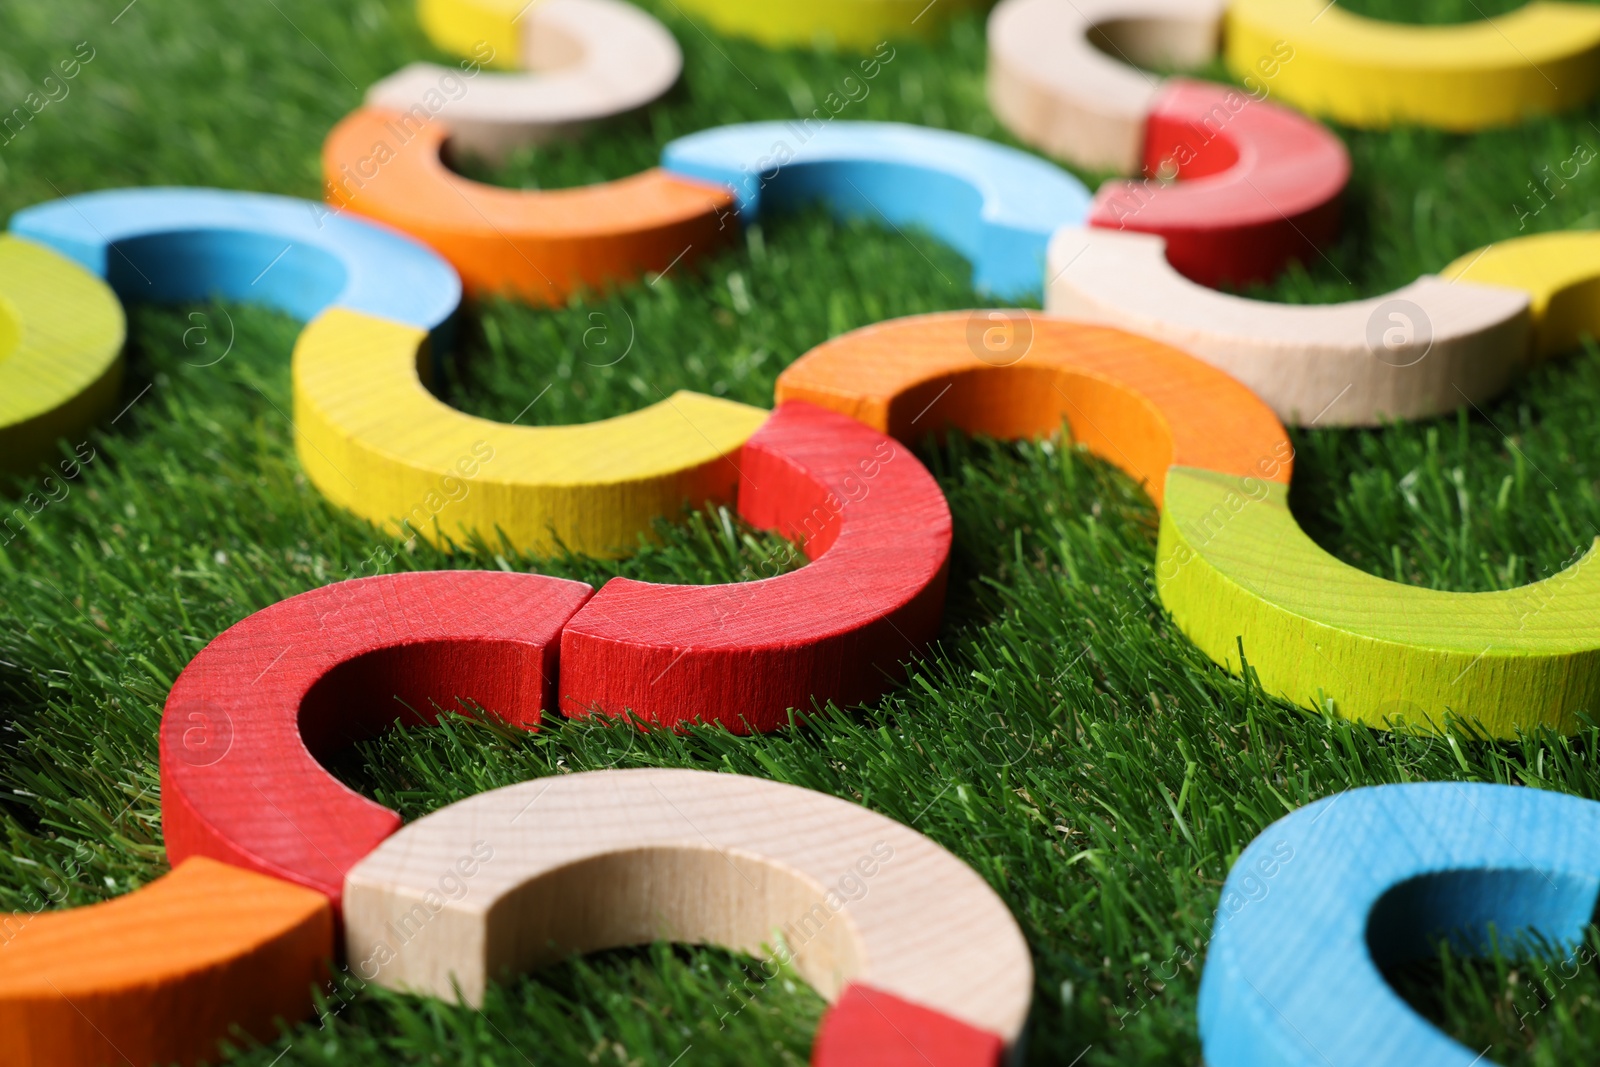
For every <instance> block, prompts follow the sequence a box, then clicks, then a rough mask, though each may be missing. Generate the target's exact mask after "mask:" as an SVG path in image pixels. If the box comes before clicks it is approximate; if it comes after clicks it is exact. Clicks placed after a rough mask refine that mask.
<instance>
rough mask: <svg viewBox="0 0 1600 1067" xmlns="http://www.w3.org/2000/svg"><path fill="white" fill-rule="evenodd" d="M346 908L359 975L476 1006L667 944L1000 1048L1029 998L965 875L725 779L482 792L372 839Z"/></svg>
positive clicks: (914, 840)
mask: <svg viewBox="0 0 1600 1067" xmlns="http://www.w3.org/2000/svg"><path fill="white" fill-rule="evenodd" d="M469 872H470V873H469ZM345 901H346V910H345V923H346V925H345V944H346V948H347V952H348V956H349V959H350V960H351V961H352V967H353V968H355V969H356V970H357V972H358V973H360V974H361V975H362V977H363V978H365V979H366V980H368V981H375V982H377V983H378V984H380V985H383V986H386V987H389V988H392V989H400V990H408V991H411V992H415V993H422V994H430V995H433V996H438V997H442V998H445V999H447V1000H454V999H456V997H457V994H458V992H459V996H460V997H461V999H462V1000H464V1001H465V1002H466V1003H468V1004H474V1005H476V1004H480V1003H482V1001H483V996H484V990H485V988H486V986H487V985H488V983H489V982H491V981H496V980H500V979H503V978H507V977H511V976H514V975H516V974H518V973H521V972H524V971H527V970H530V969H534V968H537V967H541V966H544V965H547V964H550V963H554V962H557V961H559V960H561V959H564V958H565V957H567V956H568V955H570V954H572V953H582V952H595V951H599V950H602V949H607V948H614V947H618V946H623V945H636V944H642V943H646V942H650V941H655V940H663V939H664V940H671V941H682V942H690V943H699V944H711V945H718V946H721V947H724V948H727V949H730V950H732V951H735V952H744V953H749V954H752V955H755V956H758V957H761V958H763V959H769V960H770V959H774V958H776V959H779V960H783V961H786V962H788V963H790V964H791V965H792V966H793V967H794V969H795V971H796V972H797V973H798V974H799V975H800V977H802V978H803V979H804V980H805V981H806V982H808V983H810V984H811V985H812V986H813V987H814V988H815V989H816V990H817V992H818V993H820V994H821V995H822V996H824V997H825V998H827V999H829V1000H834V999H835V998H838V997H839V995H840V992H841V990H844V989H846V988H847V987H851V986H854V985H856V984H859V985H861V986H865V987H867V988H868V989H870V990H873V991H876V993H878V994H888V995H889V996H892V997H894V998H897V999H898V1000H900V1001H904V1002H906V1003H907V1004H908V1005H914V1006H916V1007H918V1008H920V1009H922V1010H925V1011H929V1012H936V1013H939V1014H942V1015H945V1016H949V1017H950V1018H951V1019H953V1020H956V1021H957V1022H959V1023H961V1024H963V1025H964V1026H966V1027H971V1028H975V1029H977V1030H980V1031H986V1032H988V1033H990V1034H993V1035H995V1036H997V1037H998V1038H999V1039H1000V1040H1001V1041H1003V1042H1004V1043H1005V1044H1006V1045H1011V1044H1013V1043H1014V1042H1015V1041H1016V1039H1017V1036H1018V1034H1019V1033H1020V1032H1021V1029H1022V1025H1023V1023H1024V1021H1025V1019H1026V1017H1027V1013H1028V1002H1029V998H1030V995H1031V992H1032V984H1033V968H1032V965H1031V963H1030V961H1029V958H1028V949H1027V945H1026V944H1025V943H1024V942H1023V939H1022V934H1021V931H1020V930H1018V928H1017V925H1016V922H1015V921H1014V920H1013V919H1012V917H1011V914H1010V913H1009V912H1008V911H1007V910H1006V907H1005V905H1004V903H1002V902H1001V900H1000V899H999V897H997V896H995V894H994V892H993V891H992V890H991V889H990V888H989V887H988V886H987V885H986V884H985V883H984V881H983V880H982V879H981V878H979V877H978V875H977V874H976V873H975V872H974V871H973V870H972V869H971V868H970V867H968V866H966V865H965V864H964V863H962V862H961V861H960V860H958V859H956V858H955V857H954V856H952V855H950V853H948V852H946V851H945V850H944V849H942V848H940V847H939V846H938V845H935V844H934V843H933V842H932V841H929V840H928V839H927V838H925V837H923V836H922V835H921V834H918V833H916V832H915V831H913V830H911V829H909V828H908V827H905V826H902V825H901V824H899V823H897V822H894V821H893V820H891V819H887V818H885V817H883V816H882V815H878V814H876V813H874V812H871V811H868V810H867V809H865V808H862V807H858V806H857V805H855V804H851V803H848V802H846V801H843V800H839V799H836V798H834V797H829V796H825V795H823V794H821V793H815V792H812V791H810V790H807V789H801V788H798V787H796V786H791V785H782V784H779V783H776V782H769V781H764V780H761V779H757V778H747V777H744V776H741V775H733V774H711V773H707V772H704V771H688V770H653V769H652V770H608V771H591V772H588V773H584V774H572V775H560V776H556V777H551V778H543V779H539V780H536V781H532V782H524V783H521V784H519V785H513V786H508V787H506V788H503V789H496V790H492V791H490V792H487V793H481V794H479V795H477V796H475V797H470V798H468V799H466V800H463V801H459V802H457V803H455V804H452V805H450V806H449V807H447V808H443V809H441V810H440V811H436V812H434V813H433V814H431V815H427V816H424V817H423V818H421V819H419V820H417V821H416V822H414V823H411V824H410V825H408V826H407V827H406V828H405V829H403V830H401V831H400V832H399V833H397V834H396V835H395V836H394V837H392V838H390V839H389V840H388V841H387V842H385V843H384V844H383V845H381V846H380V847H379V848H378V849H377V850H376V851H374V852H373V853H372V854H371V855H370V856H368V857H367V858H366V859H365V860H363V861H362V862H361V863H360V864H359V865H358V866H357V867H355V868H354V869H353V870H352V871H351V872H350V875H349V877H348V878H347V879H346V881H345ZM853 999H854V998H852V997H851V996H850V995H849V994H848V993H847V994H846V997H845V999H844V1002H843V1006H844V1008H845V1009H846V1010H847V1013H849V1012H850V1010H851V1009H852V1000H853ZM859 1006H860V1005H859V1003H857V1004H855V1005H854V1007H855V1008H856V1009H859ZM822 1025H823V1032H824V1033H827V1032H828V1031H829V1030H830V1028H831V1027H832V1025H833V1024H831V1023H830V1022H829V1021H828V1020H827V1019H826V1018H825V1019H824V1022H823V1024H822ZM834 1062H836V1063H837V1062H843V1063H852V1062H855V1063H859V1062H864V1061H862V1060H861V1059H860V1058H859V1057H857V1058H855V1059H853V1060H852V1059H844V1060H842V1061H834Z"/></svg>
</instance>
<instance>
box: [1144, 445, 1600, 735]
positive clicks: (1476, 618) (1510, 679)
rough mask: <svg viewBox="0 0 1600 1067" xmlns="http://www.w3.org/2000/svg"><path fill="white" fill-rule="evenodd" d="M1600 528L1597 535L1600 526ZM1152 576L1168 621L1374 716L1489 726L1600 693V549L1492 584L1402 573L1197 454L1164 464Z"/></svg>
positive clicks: (1572, 707)
mask: <svg viewBox="0 0 1600 1067" xmlns="http://www.w3.org/2000/svg"><path fill="white" fill-rule="evenodd" d="M1596 543H1600V538H1597V539H1596ZM1156 583H1157V588H1158V590H1159V592H1160V594H1161V601H1162V603H1163V604H1164V605H1166V608H1167V610H1168V611H1169V612H1171V614H1172V618H1173V621H1174V622H1176V623H1177V624H1178V626H1179V627H1180V628H1181V629H1182V630H1183V632H1184V634H1186V635H1187V636H1188V638H1189V639H1190V640H1191V641H1193V642H1194V643H1195V645H1197V646H1198V647H1199V648H1200V649H1201V650H1202V651H1203V652H1205V654H1206V655H1208V656H1210V657H1211V658H1212V659H1213V660H1215V661H1216V662H1218V663H1221V664H1224V665H1226V666H1227V668H1228V669H1229V670H1231V671H1233V672H1235V673H1238V671H1239V670H1240V662H1239V643H1240V642H1241V641H1242V642H1243V645H1244V655H1245V656H1246V657H1247V658H1248V659H1249V662H1250V667H1251V669H1252V670H1253V671H1254V672H1255V673H1256V675H1257V677H1258V678H1259V680H1260V685H1261V687H1262V689H1264V690H1265V691H1266V692H1268V693H1271V694H1273V695H1276V696H1281V697H1283V698H1284V699H1286V700H1289V701H1292V702H1293V703H1296V704H1300V705H1301V706H1303V707H1309V708H1313V709H1316V710H1325V711H1329V712H1332V713H1334V714H1337V715H1340V716H1342V717H1344V718H1347V719H1354V720H1356V721H1357V722H1361V723H1365V724H1367V725H1369V726H1373V727H1377V728H1379V729H1403V730H1406V731H1408V732H1431V731H1436V730H1438V729H1441V728H1442V727H1443V726H1444V724H1445V721H1446V716H1447V714H1448V715H1454V716H1455V717H1457V718H1458V719H1462V720H1465V721H1469V722H1473V723H1476V724H1477V725H1478V726H1479V727H1480V728H1481V729H1482V730H1483V731H1484V732H1485V733H1486V734H1488V735H1489V736H1492V737H1501V738H1509V737H1512V736H1514V734H1515V732H1516V731H1517V730H1519V729H1521V730H1531V729H1533V728H1535V727H1539V726H1546V727H1549V728H1551V729H1553V730H1555V731H1557V732H1560V733H1571V732H1573V731H1574V730H1576V729H1578V727H1579V725H1580V721H1581V719H1580V716H1581V715H1582V714H1583V713H1585V712H1587V713H1590V714H1592V713H1594V712H1595V710H1596V709H1600V556H1597V554H1596V552H1595V550H1594V548H1593V547H1591V548H1590V550H1589V552H1588V553H1587V554H1585V555H1584V556H1583V557H1582V558H1581V559H1578V560H1576V561H1575V562H1573V563H1572V564H1571V565H1569V566H1568V567H1567V568H1566V569H1564V570H1561V571H1559V572H1557V573H1555V574H1553V575H1551V576H1550V577H1548V578H1545V579H1544V580H1543V581H1540V582H1535V583H1533V584H1531V585H1526V586H1521V587H1519V588H1516V589H1507V590H1501V591H1497V592H1487V593H1454V592H1446V591H1443V590H1438V589H1424V588H1421V587H1418V586H1409V585H1401V584H1399V583H1397V582H1391V581H1387V580H1385V579H1383V578H1379V577H1376V576H1375V575H1372V574H1368V573H1367V572H1365V571H1361V570H1357V569H1356V568H1354V567H1352V566H1350V565H1348V564H1346V563H1342V562H1340V561H1339V560H1337V559H1335V558H1334V557H1333V556H1331V555H1329V554H1328V553H1327V552H1325V551H1323V549H1322V548H1320V547H1319V546H1318V545H1317V544H1316V543H1315V542H1314V541H1312V540H1311V538H1309V537H1308V536H1306V534H1305V532H1304V531H1303V530H1301V528H1300V526H1299V524H1298V523H1297V522H1296V521H1295V518H1294V516H1293V514H1292V513H1291V512H1290V510H1289V502H1288V490H1287V487H1285V486H1282V485H1279V484H1275V483H1268V482H1260V481H1246V480H1243V479H1239V478H1237V477H1232V476H1229V475H1224V474H1218V473H1215V472H1211V471H1203V470H1195V469H1192V468H1174V469H1173V470H1172V471H1171V472H1170V473H1169V474H1168V475H1167V497H1166V508H1165V510H1164V511H1163V512H1162V515H1161V533H1160V541H1159V547H1158V549H1157V562H1156Z"/></svg>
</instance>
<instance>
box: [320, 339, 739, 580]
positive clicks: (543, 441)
mask: <svg viewBox="0 0 1600 1067" xmlns="http://www.w3.org/2000/svg"><path fill="white" fill-rule="evenodd" d="M426 342H427V337H426V335H425V334H424V333H423V332H422V331H421V330H417V329H413V328H411V327H407V326H402V325H400V324H398V323H393V322H385V321H383V320H382V319H376V318H372V317H371V316H367V315H360V314H357V313H355V312H348V311H330V312H328V313H326V314H324V315H322V316H320V317H319V318H317V319H316V320H315V321H314V322H312V323H311V324H310V325H309V326H307V327H306V330H305V332H304V333H302V334H301V335H300V340H299V341H298V343H297V344H296V345H295V352H294V365H293V377H294V419H295V428H296V430H297V431H298V432H297V433H296V435H295V448H296V451H297V452H298V454H299V456H300V462H301V465H302V466H303V467H304V468H305V470H306V474H307V475H308V476H309V477H310V478H311V480H312V482H313V483H314V484H315V485H316V486H317V488H318V489H320V490H321V491H322V492H323V493H324V494H325V495H326V496H327V497H328V498H329V499H330V500H332V501H334V502H335V503H337V504H339V505H341V506H343V507H346V508H348V509H350V510H351V511H353V512H355V513H356V514H357V515H360V516H362V517H363V518H365V519H367V520H368V521H370V522H373V523H375V524H377V525H379V526H382V527H384V528H385V529H389V530H393V531H394V532H396V533H398V534H399V535H400V536H402V537H409V536H411V534H413V533H414V534H418V535H420V536H422V537H424V538H425V539H427V540H429V541H431V542H434V543H442V542H443V539H444V538H451V539H454V540H456V541H458V542H459V541H461V540H462V539H464V538H465V537H467V536H469V535H471V534H473V533H476V534H479V535H481V536H482V537H483V538H484V539H485V540H486V541H487V542H489V543H490V544H495V543H498V541H499V538H500V536H501V534H504V536H505V537H506V538H508V539H509V540H510V541H511V543H512V544H513V545H515V546H516V547H518V548H520V549H526V550H529V551H533V552H538V553H543V554H550V553H555V552H559V551H560V550H561V548H562V547H563V546H565V547H566V548H568V549H571V550H572V551H575V552H584V553H588V554H590V555H595V556H608V557H616V556H625V555H628V554H630V553H632V552H634V551H635V550H636V549H637V548H638V543H639V537H640V535H641V534H646V533H648V532H649V531H650V528H651V526H650V524H651V522H652V521H653V520H655V519H658V518H661V517H663V516H674V515H677V514H678V513H679V511H680V510H681V509H682V508H683V507H684V505H685V504H689V505H692V506H696V507H698V506H700V505H702V504H704V503H705V502H706V501H708V500H726V501H732V500H733V499H734V496H735V494H736V492H737V487H738V479H739V449H740V446H742V445H743V444H744V442H745V440H746V439H747V438H748V437H749V436H750V435H751V434H752V433H754V432H755V431H756V429H757V428H758V427H759V426H760V425H761V424H762V423H763V422H764V421H766V418H767V412H765V411H762V410H761V409H760V408H753V407H747V406H745V405H743V404H737V403H734V402H733V401H729V400H719V399H716V398H714V397H709V396H702V395H701V394H699V393H690V392H678V393H675V394H673V395H672V396H670V397H667V398H665V399H663V400H661V401H660V402H659V403H656V404H653V405H651V406H650V407H647V408H644V409H642V410H640V411H636V412H633V413H631V414H628V415H620V416H617V417H616V418H611V419H602V420H600V421H598V422H591V423H586V424H583V425H577V426H513V425H509V424H507V423H498V422H491V421H490V420H488V419H480V418H477V417H475V416H472V415H467V414H465V413H463V412H460V411H457V410H455V409H454V408H452V407H449V406H448V405H446V404H444V403H442V402H441V401H439V400H438V398H436V397H435V396H434V395H433V394H432V393H431V392H429V391H428V389H427V388H426V387H425V386H424V384H423V379H424V378H425V377H428V376H429V375H430V372H431V366H432V360H431V359H429V358H428V355H429V349H428V346H427V343H426Z"/></svg>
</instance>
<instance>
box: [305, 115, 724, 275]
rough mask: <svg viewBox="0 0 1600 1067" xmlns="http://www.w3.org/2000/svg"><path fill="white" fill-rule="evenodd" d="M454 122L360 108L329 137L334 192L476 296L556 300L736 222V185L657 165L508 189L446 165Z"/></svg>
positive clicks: (662, 266)
mask: <svg viewBox="0 0 1600 1067" xmlns="http://www.w3.org/2000/svg"><path fill="white" fill-rule="evenodd" d="M448 138H449V128H448V126H446V125H445V123H443V122H442V121H438V120H434V119H432V118H431V117H430V118H422V117H419V114H418V109H413V110H412V111H411V112H405V113H401V112H396V111H385V110H382V109H378V108H360V109H357V110H356V111H353V112H351V113H350V114H349V115H347V116H345V118H344V119H343V120H342V121H341V122H340V123H339V124H338V125H337V126H335V127H334V128H333V132H332V133H330V134H328V139H327V140H326V141H325V142H323V146H322V169H323V176H324V178H325V179H326V183H327V187H326V193H327V199H328V202H329V203H331V204H334V205H336V206H337V207H339V208H341V209H345V208H348V209H349V210H351V211H354V212H356V213H358V214H360V215H364V216H366V217H368V218H371V219H376V220H377V221H379V222H383V223H387V224H388V225H390V226H393V227H395V228H396V229H398V230H401V231H403V232H405V233H408V234H410V235H411V236H413V237H416V238H419V239H420V240H422V241H424V242H426V243H427V244H429V245H431V246H432V247H433V248H434V250H435V251H437V252H438V253H439V254H440V255H442V256H444V258H445V259H447V260H449V261H450V263H451V264H452V265H453V266H454V267H455V268H456V270H458V271H459V272H460V273H461V280H462V283H463V284H464V285H465V287H466V290H467V292H468V293H469V294H472V295H483V294H485V293H509V294H513V295H515V296H517V297H518V298H520V299H522V300H525V301H527V302H529V303H532V304H541V305H551V306H557V305H560V304H563V303H565V302H566V301H567V300H568V299H569V298H570V297H571V296H572V295H573V294H574V293H576V292H577V291H579V290H580V289H595V290H599V289H604V288H606V287H607V286H610V285H614V284H616V283H618V282H624V281H629V280H632V279H635V278H638V277H640V276H642V275H643V274H645V272H647V271H665V270H667V269H668V268H669V267H672V266H673V265H674V264H678V263H679V261H680V260H687V259H689V258H693V257H696V256H700V255H703V254H705V253H706V252H709V251H712V250H714V249H716V248H718V247H719V246H721V245H723V244H724V243H725V242H726V241H727V240H728V239H729V238H730V237H731V236H732V235H733V233H734V232H735V221H736V217H735V214H734V199H733V193H732V192H731V191H730V190H728V189H724V188H721V187H720V186H716V185H711V184H708V183H704V182H698V181H694V180H692V179H688V178H682V177H679V176H677V175H674V174H669V173H668V172H666V171H664V170H661V169H660V168H653V169H651V170H647V171H644V172H643V173H640V174H635V175H633V176H632V177H628V178H623V179H621V180H619V181H613V182H602V183H599V184H596V185H589V186H583V187H580V188H575V189H548V190H536V189H502V188H498V187H495V186H491V185H484V184H482V183H480V182H475V181H471V180H470V179H467V178H463V177H462V176H461V175H459V174H456V173H455V172H454V171H452V170H450V169H449V168H448V167H446V166H445V164H444V162H443V160H442V159H441V157H440V153H441V151H442V150H444V149H445V147H446V142H447V140H448Z"/></svg>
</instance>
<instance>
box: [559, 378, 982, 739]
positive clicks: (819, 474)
mask: <svg viewBox="0 0 1600 1067" xmlns="http://www.w3.org/2000/svg"><path fill="white" fill-rule="evenodd" d="M739 466H740V483H739V514H740V515H742V516H743V517H744V518H745V519H747V520H748V521H749V522H751V523H753V524H755V525H756V526H758V527H760V528H762V529H767V530H778V531H780V532H782V533H783V534H784V535H786V536H789V537H793V538H797V539H802V540H803V541H804V544H803V546H802V548H803V551H804V552H805V554H806V556H807V558H809V559H810V560H811V561H812V562H811V563H810V564H808V565H807V566H805V567H802V568H800V569H799V570H797V571H791V572H789V573H787V574H780V575H778V576H776V577H773V578H762V579H759V580H756V581H750V582H738V583H734V584H731V585H710V586H682V585H655V584H652V583H649V582H636V581H633V580H632V579H629V578H613V579H611V581H609V582H607V583H606V584H605V586H604V587H602V588H601V590H600V592H599V593H597V594H596V595H595V597H594V599H593V600H591V601H590V602H589V603H588V604H586V605H585V606H584V608H583V610H581V611H579V612H578V614H576V615H574V616H573V618H572V621H571V622H569V623H568V624H567V627H566V629H565V630H564V631H562V634H561V701H562V710H563V711H564V712H565V713H566V714H568V715H586V714H590V713H592V712H594V711H595V710H599V711H600V712H602V713H605V714H609V715H620V714H622V713H623V712H625V711H630V710H631V711H632V713H633V714H634V715H637V716H639V717H640V718H642V719H647V720H650V721H652V722H661V723H672V724H676V723H680V722H689V721H694V720H699V721H704V722H720V723H722V724H724V725H725V726H727V727H728V728H729V729H732V730H734V731H736V732H739V733H743V732H745V731H747V730H773V729H776V728H778V727H780V726H783V725H786V724H787V723H788V721H789V716H788V711H789V709H791V708H794V709H798V710H799V711H800V712H802V713H803V712H807V711H809V710H810V709H811V706H812V701H813V700H815V701H817V702H818V703H826V702H827V701H830V700H832V701H834V702H835V703H837V704H840V705H848V704H856V703H860V702H862V701H865V700H871V699H873V698H875V697H877V696H878V695H879V694H881V693H882V692H883V691H884V690H885V689H886V688H888V686H889V685H891V684H892V683H893V682H894V681H895V680H897V679H898V678H899V677H901V676H902V669H901V667H902V664H903V663H904V661H905V660H906V659H908V658H909V657H910V656H912V655H914V654H915V653H917V652H918V651H920V650H921V648H922V647H923V645H925V644H926V643H927V642H929V641H931V640H932V639H933V637H934V636H935V634H937V633H938V630H939V621H940V618H941V616H942V614H943V611H944V592H945V578H946V566H947V564H948V562H949V556H950V537H951V528H950V508H949V506H948V505H947V504H946V503H945V499H944V494H943V493H941V492H940V491H939V486H938V485H937V483H935V482H934V480H933V477H932V476H931V475H929V474H928V472H927V470H926V469H925V468H924V467H923V466H922V464H921V463H919V462H918V461H917V458H916V457H915V456H913V455H912V454H911V453H910V452H909V451H908V450H906V449H904V448H898V447H896V446H895V445H894V443H893V442H891V441H889V440H888V439H886V438H885V437H884V436H883V435H882V434H880V433H877V432H875V431H873V430H870V429H868V428H867V427H865V426H862V425H861V424H860V423H858V422H855V421H854V420H852V419H847V418H844V417H843V416H840V415H836V414H834V413H833V412H830V411H823V410H822V409H820V408H816V407H813V406H811V405H810V404H804V403H796V402H789V403H785V404H781V405H779V406H778V408H777V410H775V411H774V412H773V413H772V417H771V418H770V419H768V420H767V422H766V424H765V425H764V426H762V427H761V429H760V430H759V431H757V432H756V434H755V435H754V436H753V437H751V438H750V441H749V443H747V444H746V445H745V447H744V454H743V455H742V456H741V457H740V461H739Z"/></svg>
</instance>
